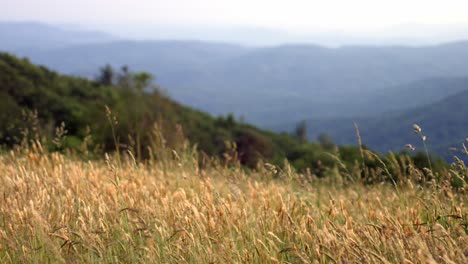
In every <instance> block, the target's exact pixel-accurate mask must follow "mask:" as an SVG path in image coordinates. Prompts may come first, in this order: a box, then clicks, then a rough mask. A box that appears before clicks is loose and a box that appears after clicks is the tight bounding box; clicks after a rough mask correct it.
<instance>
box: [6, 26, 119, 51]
mask: <svg viewBox="0 0 468 264" xmlns="http://www.w3.org/2000/svg"><path fill="white" fill-rule="evenodd" d="M0 37H1V40H2V44H1V48H2V49H3V50H8V51H21V50H23V49H30V48H31V47H34V48H37V49H52V48H59V47H64V46H69V45H74V44H85V43H102V42H111V41H116V40H119V38H117V37H115V36H112V35H110V34H107V33H104V32H99V31H85V30H72V31H70V30H64V29H61V28H59V27H56V26H51V25H47V24H43V23H37V22H0Z"/></svg>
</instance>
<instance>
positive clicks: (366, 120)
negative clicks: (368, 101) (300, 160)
mask: <svg viewBox="0 0 468 264" xmlns="http://www.w3.org/2000/svg"><path fill="white" fill-rule="evenodd" d="M459 81H460V80H458V81H457V80H452V81H448V80H447V81H446V82H441V83H439V84H443V85H440V86H439V87H438V89H439V90H442V89H446V90H449V89H451V88H452V87H450V86H449V85H450V84H454V83H458V84H459V85H460V84H461V83H460V82H459ZM445 85H447V86H445ZM459 87H463V86H459ZM464 87H466V90H464V91H462V92H458V93H456V94H454V95H452V96H450V97H448V98H446V99H443V100H440V101H438V102H435V103H432V104H428V105H425V106H421V107H415V108H412V109H410V110H405V111H395V112H389V113H386V114H382V115H376V116H373V117H356V118H341V119H335V120H308V121H307V123H308V124H309V136H310V137H311V138H316V137H317V136H319V135H320V134H322V133H326V134H328V135H329V136H330V137H331V138H332V139H333V140H334V142H335V143H337V144H357V139H356V133H355V128H354V122H356V123H357V124H358V126H359V129H360V134H361V136H362V140H363V142H364V144H366V145H367V146H369V147H370V148H372V149H375V150H377V151H380V152H383V153H385V152H388V151H390V150H392V151H400V150H402V149H404V148H405V145H406V144H412V145H414V146H416V147H417V148H419V149H420V150H421V149H422V144H421V142H420V140H419V138H418V137H417V136H415V135H414V133H413V129H412V125H413V124H415V123H417V124H419V125H420V126H421V127H422V129H423V133H424V135H426V136H427V145H428V146H429V150H430V151H431V152H432V153H433V154H436V155H439V156H441V157H444V158H445V159H446V160H448V161H451V160H452V158H453V156H454V155H457V156H459V153H456V152H453V150H454V149H453V148H457V149H458V151H459V152H460V151H462V147H461V143H463V142H464V141H465V138H467V137H468V119H467V118H466V117H467V116H468V104H467V102H468V81H466V80H465V84H464ZM455 88H456V87H455ZM421 92H422V93H424V91H421ZM421 96H422V97H424V94H422V95H421ZM408 100H410V99H408ZM293 127H294V126H293V124H290V129H291V130H292V129H293ZM450 148H452V151H451V150H449V149H450ZM462 156H464V155H462Z"/></svg>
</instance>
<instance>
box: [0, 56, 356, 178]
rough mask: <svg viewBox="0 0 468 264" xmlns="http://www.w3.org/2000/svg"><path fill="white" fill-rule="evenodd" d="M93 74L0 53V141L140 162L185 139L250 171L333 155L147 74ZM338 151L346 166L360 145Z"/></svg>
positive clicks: (328, 161)
mask: <svg viewBox="0 0 468 264" xmlns="http://www.w3.org/2000/svg"><path fill="white" fill-rule="evenodd" d="M96 75H98V77H99V78H97V79H96V81H89V80H87V79H84V78H78V77H71V76H64V75H60V74H58V73H56V72H54V71H51V70H49V69H47V68H45V67H43V66H35V65H33V64H31V63H30V62H29V61H28V60H27V59H18V58H16V57H14V56H12V55H9V54H5V53H2V54H1V55H0V94H1V96H0V100H1V102H0V142H1V144H2V145H4V146H6V147H8V146H10V147H11V146H13V145H15V144H20V143H21V142H22V141H24V139H25V138H26V139H35V138H38V137H42V136H46V137H47V138H50V139H54V137H55V138H57V137H58V139H54V140H49V141H48V145H49V147H50V148H52V149H58V150H60V149H64V148H71V149H75V150H79V151H84V150H83V149H82V147H83V144H85V143H86V146H85V147H86V150H91V149H92V150H95V149H98V150H99V149H101V150H102V151H113V150H116V149H119V150H120V151H124V150H125V151H126V150H131V151H132V152H133V153H135V155H136V156H137V158H145V157H147V156H148V155H152V154H154V153H148V146H150V145H151V146H152V147H154V144H164V145H167V146H171V147H173V148H180V147H182V146H181V145H183V144H185V141H184V139H183V137H187V138H188V140H189V141H190V142H191V143H193V144H196V145H197V146H198V149H199V150H201V151H203V152H205V153H207V154H208V155H212V156H218V157H225V155H226V154H229V155H234V156H236V158H237V159H238V160H240V162H241V163H242V164H244V165H247V166H251V167H253V166H255V165H256V163H257V162H258V161H259V160H260V159H263V160H265V161H269V162H273V163H276V164H282V163H283V161H284V159H285V158H287V159H289V160H290V162H292V164H293V165H295V166H296V167H297V168H298V169H305V168H306V167H313V166H315V165H316V164H317V162H318V161H319V160H320V162H323V164H324V165H327V164H328V165H330V164H331V163H333V158H331V157H330V156H329V155H327V154H325V151H335V150H334V147H333V146H330V145H328V146H321V145H319V144H310V143H307V142H305V140H304V136H303V135H302V138H301V137H300V134H299V136H290V135H286V134H283V135H279V134H275V133H272V132H268V131H264V130H260V129H257V128H255V127H253V126H251V125H248V124H244V123H243V122H239V121H236V120H235V119H234V118H233V117H232V116H227V117H219V118H213V117H211V116H210V115H208V114H205V113H203V112H200V111H196V110H193V109H191V108H188V107H185V106H183V105H180V104H178V103H176V102H174V101H172V100H171V99H169V98H168V97H167V96H165V95H164V94H163V93H162V92H161V91H160V90H159V89H158V87H156V86H154V85H152V83H151V81H152V79H151V78H152V77H151V75H149V74H147V73H135V72H131V71H130V70H129V69H128V68H126V67H123V68H122V69H121V70H114V69H113V68H112V67H110V66H106V67H103V68H102V69H101V72H98V73H96ZM106 108H107V110H106ZM35 113H37V115H36V114H35ZM62 122H63V123H64V124H63V123H62ZM177 125H180V126H181V127H182V129H180V128H178V126H177ZM159 133H161V134H162V136H163V138H164V140H162V139H161V138H162V137H160V135H159ZM304 133H305V131H303V132H302V134H304ZM182 134H183V135H182ZM228 142H230V143H228ZM116 143H117V144H116ZM232 143H235V144H234V145H233V144H232ZM340 151H344V152H346V154H347V155H346V156H345V157H343V160H346V161H349V162H350V163H352V162H353V160H354V159H355V158H356V157H357V153H358V150H357V148H341V149H340ZM334 153H335V152H334ZM335 154H337V155H340V153H339V152H336V153H335ZM223 155H224V156H223Z"/></svg>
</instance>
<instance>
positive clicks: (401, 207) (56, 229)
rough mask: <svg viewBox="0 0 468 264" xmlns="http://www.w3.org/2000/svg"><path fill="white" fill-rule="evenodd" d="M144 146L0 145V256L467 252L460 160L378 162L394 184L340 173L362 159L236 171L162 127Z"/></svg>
mask: <svg viewBox="0 0 468 264" xmlns="http://www.w3.org/2000/svg"><path fill="white" fill-rule="evenodd" d="M156 134H157V135H158V137H160V136H161V135H159V134H158V133H156ZM154 148H157V149H155V150H153V151H152V153H153V154H154V155H153V156H152V159H151V160H149V161H147V162H145V163H142V162H138V161H136V160H135V159H134V158H133V156H132V155H128V154H127V155H120V156H115V155H114V156H112V155H107V156H106V159H105V160H102V161H99V160H95V161H84V160H83V159H81V158H79V157H77V156H76V155H73V154H68V155H64V154H60V153H48V152H46V151H45V150H44V148H42V147H41V144H40V143H39V142H37V141H36V142H34V144H32V145H31V147H27V148H26V147H24V148H19V149H16V150H12V151H10V152H8V153H6V154H3V155H0V172H1V175H0V262H1V263H48V262H53V263H77V262H84V263H87V262H103V263H141V262H150V263H467V262H468V227H467V225H468V215H467V207H466V204H467V202H468V199H467V198H468V197H467V196H466V190H467V189H466V185H464V184H465V179H466V175H467V174H466V167H464V164H462V163H460V164H457V165H454V167H452V169H451V171H447V172H446V176H444V177H445V178H444V177H442V178H441V180H440V181H438V182H435V183H431V184H426V183H424V182H422V181H420V180H418V179H419V178H421V177H420V175H421V173H422V172H421V171H418V170H417V169H416V168H414V167H411V166H409V167H408V166H406V167H404V168H400V169H395V168H398V167H399V166H400V167H401V166H402V165H401V164H402V161H399V160H396V158H394V161H393V163H394V165H393V166H392V167H391V168H385V169H382V171H385V172H384V173H390V174H392V175H390V176H391V177H396V178H399V179H400V181H399V182H398V183H396V182H395V183H394V184H398V192H397V191H396V188H395V186H394V184H389V183H382V184H377V185H365V183H363V182H360V181H356V182H353V184H349V183H347V180H346V179H347V178H348V176H352V174H353V173H356V174H359V175H361V173H362V170H363V169H365V168H360V170H357V171H356V172H353V170H354V169H353V168H347V169H346V170H340V169H339V168H335V169H334V170H332V171H331V172H330V175H329V177H327V178H323V179H318V178H316V177H314V176H313V175H310V174H309V175H308V174H299V173H296V172H294V170H292V169H291V168H290V167H289V166H288V165H287V164H286V165H285V167H284V168H277V167H275V166H273V165H271V164H262V163H260V164H259V166H258V169H257V170H254V171H250V172H246V171H245V170H243V169H242V168H241V167H240V166H238V165H236V164H235V163H229V164H228V165H226V164H224V163H223V162H220V161H217V160H214V159H210V158H205V159H201V158H200V157H198V156H197V155H198V154H197V152H196V151H194V150H193V149H191V148H190V147H188V146H185V147H183V148H180V149H179V150H178V151H174V150H169V149H166V148H165V147H164V144H163V140H162V139H161V138H158V140H155V147H154ZM127 153H131V152H127ZM364 154H365V153H364ZM200 160H205V161H204V162H200ZM407 164H410V162H408V163H407ZM457 166H458V167H457ZM345 172H346V173H348V174H349V175H344V173H345ZM378 173H379V171H378V170H368V171H367V172H366V175H369V177H372V175H376V174H378ZM455 175H458V176H457V177H460V178H461V179H462V180H463V181H464V182H463V183H462V186H461V187H459V188H454V187H452V186H453V184H450V181H452V180H453V179H452V178H453V177H455ZM392 179H393V178H392Z"/></svg>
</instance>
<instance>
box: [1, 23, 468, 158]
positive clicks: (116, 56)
mask: <svg viewBox="0 0 468 264" xmlns="http://www.w3.org/2000/svg"><path fill="white" fill-rule="evenodd" d="M23 27H25V28H26V29H28V28H30V27H31V25H29V24H24V25H23ZM42 27H44V28H42ZM5 28H6V30H5ZM10 28H11V26H8V25H7V26H5V25H3V26H0V38H1V39H9V41H7V42H2V43H0V50H5V51H10V52H14V53H15V54H18V55H21V56H27V57H28V58H30V59H31V61H32V62H34V63H39V64H44V65H46V66H49V67H51V68H52V69H54V70H58V71H60V72H62V73H66V74H72V75H79V76H84V77H87V78H95V77H96V73H97V72H98V71H99V68H100V67H102V66H103V65H104V64H106V63H109V64H111V65H113V66H114V67H116V68H118V67H121V66H122V65H128V66H129V67H130V69H132V70H136V71H148V72H150V73H153V74H154V75H156V77H157V83H158V84H159V85H160V86H162V88H163V89H164V90H166V92H167V93H168V94H169V95H170V96H171V97H172V98H174V99H176V100H177V101H180V102H182V103H184V104H187V105H189V106H191V107H194V108H197V109H200V110H203V111H207V112H209V113H211V114H214V115H220V114H227V113H233V114H234V115H235V116H236V117H242V119H244V120H246V121H248V122H252V123H255V124H257V125H260V126H262V127H264V128H269V129H274V130H277V131H291V129H293V127H294V124H296V123H297V122H299V121H301V120H310V123H311V125H310V129H309V131H310V132H309V133H310V136H311V138H314V137H315V136H316V134H314V133H315V132H313V131H325V132H327V133H330V135H331V136H332V137H333V138H334V139H335V140H336V141H337V142H338V143H351V141H349V140H345V138H346V137H343V136H342V134H341V133H340V134H334V132H331V130H329V129H328V128H329V127H330V126H331V127H332V130H336V131H337V132H336V133H338V131H340V130H339V129H334V128H335V127H334V126H337V125H336V120H351V119H357V120H361V119H362V120H379V121H381V122H385V124H386V125H387V126H397V124H395V123H393V122H396V121H397V120H400V119H401V118H403V117H404V116H407V115H410V114H412V113H414V112H412V111H416V110H417V109H422V108H424V109H425V111H423V112H421V113H433V112H432V111H437V109H440V105H439V104H440V103H441V102H444V100H445V99H447V100H448V97H450V96H453V95H455V94H458V93H461V94H463V93H462V92H463V91H464V90H467V89H468V86H467V82H466V78H467V77H468V42H465V41H460V42H453V43H446V44H439V45H432V46H419V47H414V46H412V47H409V46H343V47H337V48H328V47H322V46H316V45H309V44H307V45H299V44H292V45H282V46H274V47H245V46H240V45H233V44H227V43H214V42H201V41H175V40H174V41H169V40H168V41H155V40H154V41H153V40H150V41H131V40H122V39H118V38H113V37H112V36H110V35H108V34H105V33H97V32H91V33H90V36H89V37H83V36H86V34H87V33H83V32H82V33H80V34H76V35H74V34H73V32H69V31H64V30H61V29H57V30H54V28H53V27H50V26H44V25H40V24H34V25H33V28H34V30H32V31H33V32H34V34H32V33H31V32H30V31H28V30H26V29H25V30H19V29H18V28H16V29H15V31H16V32H19V33H18V34H19V35H20V36H21V37H16V38H11V39H10V37H9V36H10V35H11V34H10V33H8V32H9V31H11V29H10ZM5 32H6V33H5ZM21 32H23V33H21ZM20 33H21V34H20ZM8 34H10V35H8ZM48 35H50V36H54V37H46V36H48ZM80 36H81V37H80ZM91 36H94V38H93V37H91ZM42 37H44V39H46V40H48V41H49V42H47V41H41V39H42ZM25 39H27V41H25ZM34 39H37V41H35V40H34ZM55 39H57V41H55ZM76 39H78V40H79V39H81V41H77V40H76ZM15 42H16V44H15ZM36 43H40V45H36ZM18 47H21V49H19V48H18ZM429 110H431V111H429ZM453 110H454V111H458V110H459V109H453ZM398 114H399V115H400V116H399V118H397V116H398ZM433 114H434V113H433ZM389 116H390V117H391V118H390V117H389ZM433 116H435V117H438V118H442V115H436V114H434V115H433ZM461 116H462V117H463V115H461ZM387 117H388V118H387ZM428 117H429V116H428ZM462 119H463V118H462ZM317 120H318V121H317ZM327 122H329V123H327ZM369 122H370V123H372V122H371V121H369ZM415 122H416V121H415ZM433 122H434V123H436V124H437V123H442V122H443V120H433ZM364 123H366V124H367V121H365V122H364ZM459 123H460V124H461V125H460V126H457V127H458V129H460V131H461V133H462V134H463V133H465V134H466V131H468V126H465V124H464V123H463V121H462V120H460V122H459ZM380 125H382V124H380ZM384 127H385V126H384ZM434 129H436V131H439V130H440V131H445V132H436V131H434V133H439V134H441V135H445V136H444V139H443V140H442V142H446V139H445V138H449V135H451V134H448V132H446V131H447V130H445V128H444V127H443V126H436V127H435V128H434ZM409 130H410V128H409ZM374 131H375V130H374ZM381 133H382V134H381V137H382V138H389V136H387V135H389V132H387V131H386V130H385V131H382V132H381ZM353 135H354V133H351V134H350V136H351V137H353ZM462 138H463V137H462ZM386 140H387V139H386ZM457 140H460V139H455V138H453V143H455V142H458V141H457ZM405 141H406V139H405ZM387 142H391V140H387ZM400 143H401V142H400ZM400 143H389V144H381V145H379V146H382V148H380V147H377V148H378V149H382V150H385V149H384V148H387V150H388V149H394V148H396V147H400V146H401V144H400ZM369 144H370V145H371V146H374V145H375V144H374V143H373V141H372V140H369Z"/></svg>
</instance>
